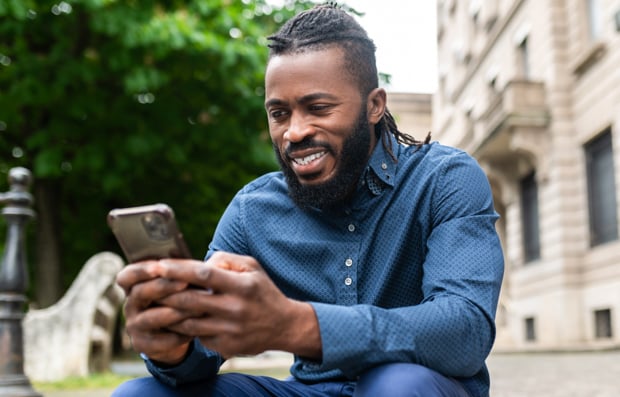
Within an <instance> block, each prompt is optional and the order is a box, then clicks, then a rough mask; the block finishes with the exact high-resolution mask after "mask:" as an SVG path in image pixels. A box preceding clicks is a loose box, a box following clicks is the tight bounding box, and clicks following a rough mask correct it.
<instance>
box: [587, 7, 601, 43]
mask: <svg viewBox="0 0 620 397" xmlns="http://www.w3.org/2000/svg"><path fill="white" fill-rule="evenodd" d="M600 3H601V1H600V0H586V7H587V11H588V13H587V16H588V35H589V38H590V40H591V41H597V40H598V39H600V38H601V36H602V34H603V26H602V22H603V18H601V4H600Z"/></svg>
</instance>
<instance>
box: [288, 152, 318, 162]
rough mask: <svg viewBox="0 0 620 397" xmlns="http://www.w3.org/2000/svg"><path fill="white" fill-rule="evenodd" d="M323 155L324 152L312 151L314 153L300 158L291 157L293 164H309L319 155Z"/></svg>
mask: <svg viewBox="0 0 620 397" xmlns="http://www.w3.org/2000/svg"><path fill="white" fill-rule="evenodd" d="M323 155H325V152H320V153H314V154H311V155H310V156H306V157H303V158H300V159H293V161H294V162H295V164H299V165H306V164H310V162H312V161H314V160H316V159H318V158H320V157H323Z"/></svg>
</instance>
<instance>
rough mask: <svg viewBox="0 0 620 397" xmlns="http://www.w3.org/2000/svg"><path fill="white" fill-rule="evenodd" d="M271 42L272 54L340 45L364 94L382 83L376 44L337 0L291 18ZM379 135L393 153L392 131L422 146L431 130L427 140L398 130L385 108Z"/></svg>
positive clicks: (404, 139) (409, 142)
mask: <svg viewBox="0 0 620 397" xmlns="http://www.w3.org/2000/svg"><path fill="white" fill-rule="evenodd" d="M267 39H268V40H270V41H271V43H270V44H269V45H268V46H269V48H270V51H269V58H272V57H274V56H277V55H288V54H295V53H302V52H305V51H316V50H321V49H324V48H327V47H329V46H333V45H335V46H338V47H340V48H342V49H343V51H344V58H345V59H344V62H345V66H346V68H347V70H348V72H349V74H350V75H351V76H352V77H353V78H354V79H355V80H356V82H357V84H358V86H359V89H360V93H361V94H362V96H363V97H367V96H368V94H369V93H370V92H371V91H372V90H373V89H375V88H377V87H378V86H379V78H378V73H377V65H376V59H375V50H376V47H375V44H374V43H373V41H372V40H371V39H370V38H369V37H368V34H367V33H366V31H365V30H364V28H362V27H361V26H360V25H359V24H358V23H357V22H356V21H355V19H354V18H353V17H352V16H351V15H349V14H348V13H347V12H346V11H344V10H343V9H342V8H341V7H340V6H339V5H337V3H335V2H327V3H325V4H321V5H316V6H315V7H314V8H312V9H310V10H306V11H304V12H302V13H300V14H298V15H297V16H295V17H294V18H292V19H290V20H288V21H287V22H286V23H285V24H284V25H283V26H282V27H281V28H280V30H279V31H278V32H277V33H276V34H275V35H272V36H269V37H267ZM375 133H376V134H377V137H378V136H379V135H381V134H383V138H384V139H382V141H383V146H384V147H385V149H386V150H387V151H388V153H390V155H391V156H392V158H393V159H394V160H396V157H395V156H394V154H393V153H392V148H391V147H388V142H389V140H388V139H386V138H388V137H389V134H392V135H394V137H395V138H396V139H397V140H398V141H399V142H401V143H404V144H406V145H415V146H418V147H420V146H422V145H424V144H425V143H428V142H430V133H429V134H428V135H427V137H426V139H425V140H424V141H419V140H417V139H415V138H414V137H412V136H410V135H407V134H404V133H402V132H400V131H399V130H398V127H397V125H396V121H395V120H394V117H393V116H392V114H391V113H390V111H389V110H388V109H387V108H386V109H385V113H384V115H383V117H382V118H381V120H379V122H378V123H377V125H376V126H375Z"/></svg>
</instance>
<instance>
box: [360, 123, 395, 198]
mask: <svg viewBox="0 0 620 397" xmlns="http://www.w3.org/2000/svg"><path fill="white" fill-rule="evenodd" d="M384 139H385V136H382V137H381V138H380V139H378V140H377V145H376V146H375V148H374V150H373V152H372V155H371V156H370V160H369V161H368V171H367V172H368V173H370V174H374V176H375V177H376V178H377V179H378V180H379V181H381V183H383V184H384V185H387V186H394V180H395V179H396V167H397V165H398V164H397V163H396V162H395V161H394V159H393V158H392V156H390V154H389V153H388V151H387V150H386V149H385V148H384V147H383V140H384ZM386 143H387V146H388V147H389V148H391V149H392V152H393V153H394V156H396V157H397V158H398V151H399V150H400V145H399V144H398V142H397V141H396V139H395V138H394V136H393V135H392V134H389V136H388V141H387V142H386Z"/></svg>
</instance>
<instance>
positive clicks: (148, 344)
mask: <svg viewBox="0 0 620 397" xmlns="http://www.w3.org/2000/svg"><path fill="white" fill-rule="evenodd" d="M161 273H162V266H161V263H160V262H158V261H146V262H141V263H136V264H130V265H128V266H126V267H125V268H123V269H122V270H121V271H120V272H119V274H118V275H117V278H116V280H117V283H118V284H119V285H120V286H121V287H122V288H123V289H124V290H125V293H126V295H127V300H126V303H125V317H126V328H127V334H128V335H129V337H130V338H131V343H132V345H133V348H134V349H135V350H136V351H138V352H141V353H144V354H146V355H147V356H148V357H149V358H150V359H152V360H155V361H157V362H160V363H163V364H168V365H174V364H177V363H179V362H181V361H182V360H183V358H184V357H185V354H186V352H187V349H188V347H189V343H190V342H191V339H192V338H191V337H190V336H188V335H181V334H179V333H176V332H174V331H171V330H170V329H169V327H170V326H171V325H173V324H176V323H178V322H179V321H182V320H184V319H185V318H187V315H186V314H185V313H182V312H180V311H178V310H175V309H173V308H170V307H165V306H161V305H159V304H158V302H159V301H160V300H161V299H164V298H165V297H167V296H170V295H171V294H174V293H176V292H179V291H182V290H184V289H186V288H187V283H186V282H182V281H173V280H170V279H166V278H162V277H161Z"/></svg>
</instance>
